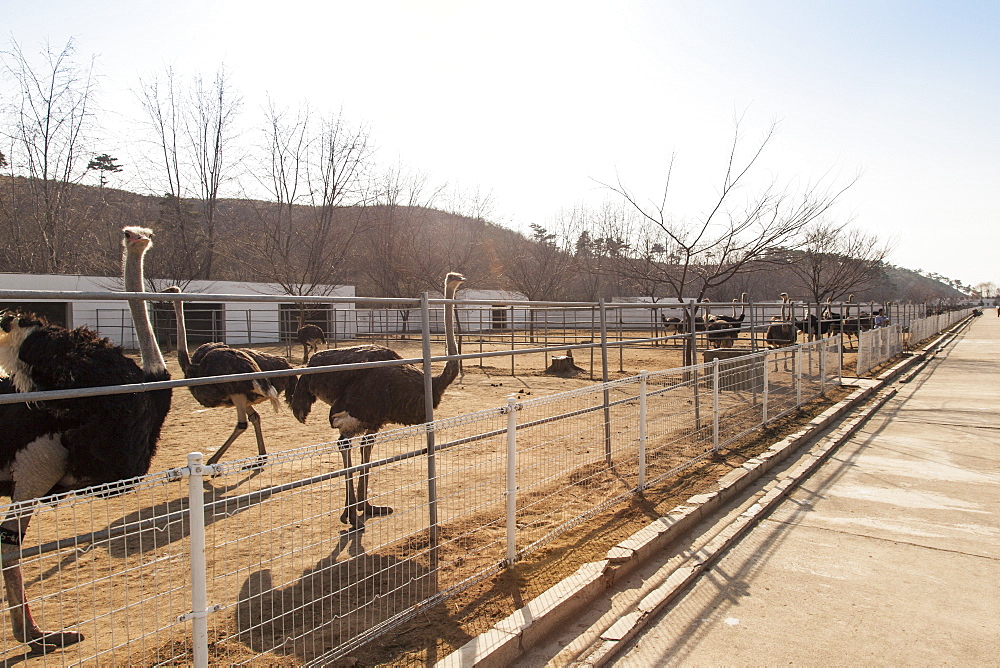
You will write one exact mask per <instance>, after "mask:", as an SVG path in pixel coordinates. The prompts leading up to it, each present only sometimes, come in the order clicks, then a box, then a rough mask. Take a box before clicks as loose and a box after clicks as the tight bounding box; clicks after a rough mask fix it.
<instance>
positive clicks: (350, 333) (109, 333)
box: [0, 274, 355, 349]
mask: <svg viewBox="0 0 1000 668" xmlns="http://www.w3.org/2000/svg"><path fill="white" fill-rule="evenodd" d="M123 289H124V288H123V286H122V280H121V278H119V277H107V276H63V275H54V274H43V275H37V274H0V302H4V303H24V301H25V300H17V299H9V298H7V296H6V293H5V291H7V290H47V291H52V292H120V291H122V290H123ZM185 292H188V293H195V294H211V295H220V297H221V296H224V295H282V294H284V292H283V291H282V290H281V288H280V286H278V285H275V284H270V283H239V282H235V281H193V282H192V283H191V284H190V285H188V287H187V288H186V290H185ZM330 296H332V297H354V296H355V292H354V286H353V285H344V286H338V287H337V288H336V289H335V290H334V291H333V292H332V293H331V295H330ZM60 301H62V302H63V303H66V304H67V306H68V308H67V314H68V317H67V322H66V325H67V326H68V327H79V326H81V325H82V326H86V327H89V328H91V329H93V330H95V331H97V332H98V333H99V334H100V335H101V336H106V337H108V338H109V339H110V340H111V341H113V342H114V343H116V344H119V345H122V346H124V347H125V348H127V349H133V348H136V347H137V341H136V337H135V332H134V330H133V328H132V318H131V314H130V312H129V310H128V302H126V301H125V300H87V299H79V300H76V299H74V300H69V301H68V302H66V301H63V300H60ZM148 303H151V302H148ZM213 303H219V304H221V305H222V312H221V314H220V316H219V319H220V320H221V322H222V323H223V329H224V331H225V341H226V343H229V344H230V345H242V344H251V343H253V344H262V343H277V342H279V341H280V336H279V327H280V322H279V311H280V304H279V303H277V302H229V303H227V302H226V301H225V300H224V299H222V298H220V299H218V300H215V301H214V302H213ZM289 303H291V300H289ZM164 304H166V302H164ZM331 307H332V308H334V309H337V310H338V312H340V313H344V312H345V311H353V309H354V304H353V303H350V302H346V303H335V304H334V303H331ZM163 308H170V307H163ZM334 320H336V322H337V324H338V328H339V331H338V336H339V337H340V338H345V339H348V338H353V337H354V336H355V332H354V329H353V327H354V326H353V322H354V319H353V318H351V317H344V315H341V316H340V317H338V318H335V319H334ZM189 329H191V327H190V325H189Z"/></svg>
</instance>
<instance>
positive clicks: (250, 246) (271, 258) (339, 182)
mask: <svg viewBox="0 0 1000 668" xmlns="http://www.w3.org/2000/svg"><path fill="white" fill-rule="evenodd" d="M263 137H264V142H263V145H262V159H261V160H260V161H259V162H260V164H261V165H262V168H261V169H260V170H259V172H258V173H257V174H256V176H257V179H258V182H259V183H260V184H261V185H262V186H263V187H264V188H265V190H267V192H268V194H269V200H268V201H267V202H254V203H253V205H254V209H253V210H254V212H255V217H254V218H253V219H251V220H247V221H245V223H246V225H245V227H243V228H242V229H241V230H240V235H239V236H240V243H239V244H238V247H239V248H240V249H241V250H240V253H241V258H242V262H243V264H244V267H245V268H246V271H247V274H248V276H247V278H253V279H254V280H264V281H270V282H273V283H277V284H278V285H280V286H281V288H282V290H284V291H285V292H286V293H287V294H288V295H293V296H294V295H325V294H330V293H331V292H332V291H333V290H334V289H335V288H336V286H337V284H338V283H339V282H341V281H342V280H343V279H344V278H345V274H346V272H347V269H348V263H347V259H348V258H349V257H350V256H351V255H352V254H353V253H354V252H355V250H356V248H355V243H356V241H357V239H358V233H359V231H360V230H361V227H362V225H363V223H364V219H363V216H362V213H363V207H360V206H357V205H359V204H363V203H364V201H365V197H366V192H365V185H366V178H367V169H368V164H369V161H370V159H371V155H372V149H371V146H370V140H369V134H368V130H367V128H366V127H364V126H353V125H351V124H350V123H348V122H347V120H346V119H344V117H343V115H342V114H339V113H338V114H336V115H331V116H326V117H317V116H316V114H315V113H314V112H313V111H312V109H310V108H309V106H308V105H302V106H300V107H299V108H298V109H297V110H294V111H292V110H288V109H285V108H281V107H279V106H277V105H276V104H275V103H274V102H273V101H272V102H270V103H269V106H268V107H267V109H266V110H265V119H264V123H263ZM297 315H298V325H299V326H301V325H302V324H303V323H304V321H305V317H306V306H305V304H304V303H300V304H298V314H297Z"/></svg>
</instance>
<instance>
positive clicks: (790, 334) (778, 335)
mask: <svg viewBox="0 0 1000 668" xmlns="http://www.w3.org/2000/svg"><path fill="white" fill-rule="evenodd" d="M788 302H789V299H788V293H787V292H782V293H781V315H780V316H773V317H772V318H771V324H770V325H768V326H767V332H766V333H765V334H764V341H765V342H766V343H767V345H768V347H770V348H781V347H783V346H791V345H794V344H795V341H796V340H797V339H798V334H799V333H798V330H797V329H796V328H795V324H794V323H792V322H789V320H788Z"/></svg>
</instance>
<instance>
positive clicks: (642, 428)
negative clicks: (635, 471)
mask: <svg viewBox="0 0 1000 668" xmlns="http://www.w3.org/2000/svg"><path fill="white" fill-rule="evenodd" d="M648 376H649V374H648V373H647V372H646V371H640V372H639V487H638V489H639V491H640V492H641V491H642V490H643V489H645V488H646V385H647V383H646V379H647V378H648Z"/></svg>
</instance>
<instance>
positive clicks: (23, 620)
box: [0, 227, 171, 652]
mask: <svg viewBox="0 0 1000 668" xmlns="http://www.w3.org/2000/svg"><path fill="white" fill-rule="evenodd" d="M123 232H124V235H125V236H124V246H125V250H124V264H125V269H124V274H125V276H124V277H125V289H126V290H127V291H129V292H142V291H143V278H142V273H143V269H142V262H143V256H144V254H145V252H146V250H147V249H148V248H149V246H150V245H151V241H150V235H151V233H150V231H149V230H147V229H144V228H138V227H126V228H125V229H124V230H123ZM129 308H130V309H131V312H132V320H133V324H134V326H135V331H136V335H137V337H138V340H139V349H140V352H141V354H142V366H141V367H140V366H139V365H138V364H136V363H135V361H134V360H132V359H131V358H129V357H126V356H125V354H124V352H123V351H122V349H121V348H120V347H118V346H115V345H113V344H111V342H109V341H108V340H107V339H105V338H100V337H99V336H98V335H97V334H96V333H95V332H93V331H92V330H90V329H87V328H85V327H78V328H76V329H72V330H68V329H65V328H63V327H58V326H55V325H50V324H48V323H46V322H45V321H44V320H43V319H41V318H39V317H37V316H34V315H32V314H27V313H17V312H8V313H6V314H4V315H3V316H2V317H0V367H2V368H3V370H4V371H6V372H7V374H9V375H8V377H7V378H4V379H3V380H2V381H0V393H4V394H10V393H13V392H30V391H42V390H62V389H72V388H82V387H98V386H104V385H123V384H132V383H143V382H152V381H160V380H169V378H170V375H169V374H168V373H167V369H166V365H165V364H164V362H163V355H162V354H161V353H160V349H159V347H158V346H157V345H156V339H155V337H154V336H153V328H152V325H151V323H150V321H149V316H148V314H147V311H146V304H145V302H144V301H143V300H141V299H134V300H129ZM170 399H171V391H170V390H169V389H166V390H156V391H153V392H137V393H133V394H118V395H108V396H100V397H86V398H78V399H61V400H56V401H43V402H37V403H33V404H31V405H30V406H29V405H28V404H24V403H14V404H4V405H0V485H2V490H3V492H4V493H5V494H9V495H10V498H11V501H12V502H13V503H17V502H21V501H27V500H30V499H34V498H37V497H40V496H44V495H46V494H49V493H51V492H55V491H63V490H69V489H79V488H82V487H88V486H92V485H100V484H106V483H114V482H117V481H121V480H127V479H129V478H134V477H137V476H141V475H144V474H146V473H147V472H148V471H149V465H150V461H151V460H152V458H153V455H154V454H155V452H156V444H157V441H158V440H159V436H160V429H161V427H162V426H163V420H164V418H165V417H166V415H167V412H168V411H169V410H170ZM30 519H31V516H30V512H26V511H25V510H24V509H21V510H20V511H17V512H15V511H12V512H10V513H8V515H7V517H6V518H4V520H3V522H2V523H0V544H2V546H3V547H4V548H5V549H10V548H14V549H17V548H19V546H20V544H21V541H22V539H23V537H24V534H25V531H26V530H27V527H28V522H29V521H30ZM3 578H4V585H5V588H6V591H7V600H8V603H9V604H10V615H11V630H12V631H13V634H14V637H15V638H16V639H17V640H18V641H20V642H25V643H28V645H29V646H30V647H31V648H32V649H33V650H34V651H38V652H45V651H51V650H53V649H56V648H59V647H65V646H67V645H71V644H73V643H75V642H79V641H80V640H82V639H83V635H82V634H80V633H75V632H71V631H64V632H53V633H46V632H44V631H42V630H41V629H40V628H39V627H38V625H37V624H36V623H35V621H34V619H33V618H32V615H31V610H30V608H29V605H28V601H27V600H26V598H25V592H24V581H23V577H22V574H21V568H20V563H19V559H18V557H16V556H15V557H13V558H11V559H9V560H8V559H5V560H4V563H3Z"/></svg>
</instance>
